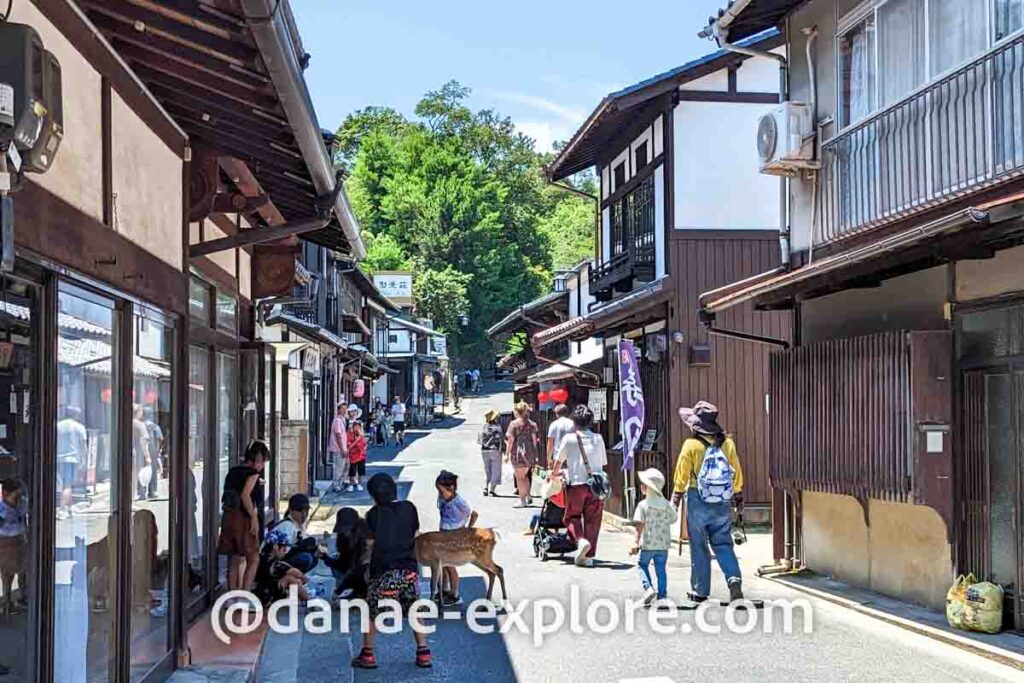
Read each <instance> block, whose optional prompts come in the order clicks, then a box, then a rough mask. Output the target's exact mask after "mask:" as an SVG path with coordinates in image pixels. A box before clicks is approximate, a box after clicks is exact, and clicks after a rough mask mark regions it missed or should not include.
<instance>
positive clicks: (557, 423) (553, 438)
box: [545, 403, 576, 464]
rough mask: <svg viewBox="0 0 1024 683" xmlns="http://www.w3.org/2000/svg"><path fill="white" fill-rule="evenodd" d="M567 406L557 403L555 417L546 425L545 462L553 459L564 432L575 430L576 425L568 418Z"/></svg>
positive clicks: (550, 461)
mask: <svg viewBox="0 0 1024 683" xmlns="http://www.w3.org/2000/svg"><path fill="white" fill-rule="evenodd" d="M569 412H570V411H569V406H567V405H565V404H564V403H559V404H558V405H557V406H555V419H554V420H553V421H552V422H551V424H550V425H549V426H548V443H547V451H546V453H545V455H547V464H550V463H552V462H553V461H554V458H555V453H556V452H558V447H559V446H561V445H562V439H563V438H565V435H566V434H572V433H573V432H574V431H576V425H574V424H573V423H572V420H570V419H569Z"/></svg>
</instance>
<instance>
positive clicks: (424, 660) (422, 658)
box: [416, 647, 434, 669]
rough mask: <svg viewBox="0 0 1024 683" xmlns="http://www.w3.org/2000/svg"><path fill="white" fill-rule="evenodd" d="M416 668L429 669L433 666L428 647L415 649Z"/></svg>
mask: <svg viewBox="0 0 1024 683" xmlns="http://www.w3.org/2000/svg"><path fill="white" fill-rule="evenodd" d="M416 666H418V667H419V668H421V669H429V668H430V667H432V666H434V661H433V658H432V657H431V656H430V648H429V647H418V648H416Z"/></svg>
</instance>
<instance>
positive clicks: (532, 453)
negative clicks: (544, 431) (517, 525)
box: [505, 401, 540, 507]
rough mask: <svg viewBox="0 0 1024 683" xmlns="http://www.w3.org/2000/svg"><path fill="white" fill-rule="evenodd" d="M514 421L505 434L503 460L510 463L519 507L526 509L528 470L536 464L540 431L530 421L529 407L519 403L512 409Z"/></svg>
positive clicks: (521, 402) (522, 402)
mask: <svg viewBox="0 0 1024 683" xmlns="http://www.w3.org/2000/svg"><path fill="white" fill-rule="evenodd" d="M513 412H514V413H515V416H516V417H515V419H514V420H512V422H511V423H510V424H509V426H508V431H507V432H506V433H505V440H506V444H505V459H506V460H507V461H509V462H511V463H512V467H513V468H514V470H515V477H516V493H518V494H519V507H527V506H529V505H530V503H531V502H532V501H531V499H530V470H531V469H533V466H534V465H535V464H536V463H537V459H538V454H539V451H540V430H539V429H538V427H537V423H536V422H534V421H533V420H531V419H530V406H529V405H527V403H526V402H525V401H520V402H519V403H517V404H516V405H515V408H513Z"/></svg>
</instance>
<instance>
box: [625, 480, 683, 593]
mask: <svg viewBox="0 0 1024 683" xmlns="http://www.w3.org/2000/svg"><path fill="white" fill-rule="evenodd" d="M637 478H638V479H639V480H640V491H641V492H642V493H643V494H644V499H643V500H642V501H640V503H639V504H638V505H637V506H636V512H635V513H634V514H633V524H634V526H635V527H636V545H634V546H633V549H632V550H630V553H629V554H630V555H636V554H639V558H637V569H638V570H639V572H640V580H641V582H642V583H643V587H644V605H648V606H649V605H650V604H651V603H653V602H654V600H655V599H657V600H664V599H665V597H666V596H667V595H668V593H667V591H668V575H667V574H666V572H665V564H666V563H667V562H668V549H669V547H671V545H672V525H673V524H674V523H675V521H676V510H675V508H674V507H672V504H671V503H669V502H668V501H667V500H665V497H664V494H663V493H662V489H664V488H665V475H664V474H662V473H661V472H660V471H658V470H656V469H654V468H651V469H649V470H644V471H643V472H640V473H638V474H637ZM652 562H653V563H654V574H655V576H656V577H657V579H658V590H657V591H655V590H654V585H653V584H654V582H653V581H652V580H651V563H652Z"/></svg>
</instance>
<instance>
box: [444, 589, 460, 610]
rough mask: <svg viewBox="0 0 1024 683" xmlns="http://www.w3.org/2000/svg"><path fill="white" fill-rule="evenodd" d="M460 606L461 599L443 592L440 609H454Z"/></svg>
mask: <svg viewBox="0 0 1024 683" xmlns="http://www.w3.org/2000/svg"><path fill="white" fill-rule="evenodd" d="M461 604H462V597H461V596H458V595H454V594H452V593H451V592H448V591H445V593H444V594H443V595H442V596H441V607H455V606H456V605H461Z"/></svg>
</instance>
